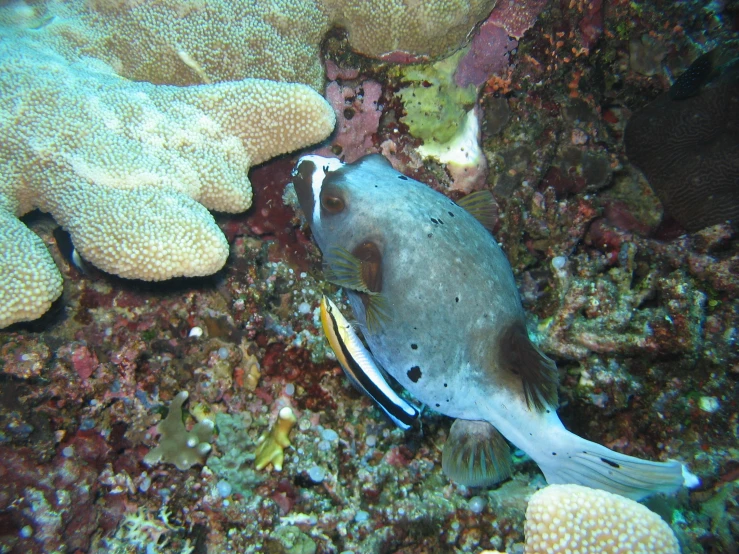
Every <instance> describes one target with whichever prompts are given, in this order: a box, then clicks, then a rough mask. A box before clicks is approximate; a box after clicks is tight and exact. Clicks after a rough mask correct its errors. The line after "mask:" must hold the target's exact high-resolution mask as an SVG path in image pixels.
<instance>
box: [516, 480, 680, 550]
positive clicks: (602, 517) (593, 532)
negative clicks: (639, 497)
mask: <svg viewBox="0 0 739 554" xmlns="http://www.w3.org/2000/svg"><path fill="white" fill-rule="evenodd" d="M525 534H526V550H525V552H526V554H558V553H563V554H564V553H567V554H679V552H680V547H679V545H678V542H677V539H676V538H675V535H674V533H673V532H672V529H670V526H669V525H667V523H665V521H664V520H662V518H660V517H659V516H658V515H657V514H655V513H654V512H651V511H650V510H648V509H647V508H646V507H644V506H642V505H641V504H639V503H637V502H635V501H633V500H630V499H628V498H625V497H623V496H619V495H616V494H612V493H609V492H605V491H601V490H596V489H591V488H588V487H583V486H580V485H550V486H548V487H546V488H544V489H542V490H540V491H538V492H536V493H535V494H534V495H533V496H532V497H531V500H530V501H529V505H528V508H527V510H526V524H525Z"/></svg>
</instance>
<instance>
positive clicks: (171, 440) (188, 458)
mask: <svg viewBox="0 0 739 554" xmlns="http://www.w3.org/2000/svg"><path fill="white" fill-rule="evenodd" d="M188 396H189V394H188V393H187V392H186V391H182V392H180V393H179V394H177V396H175V397H174V398H173V399H172V403H171V404H170V405H169V413H168V414H167V417H166V418H165V419H164V420H163V421H161V422H160V423H159V425H157V431H159V432H160V433H161V435H162V436H161V438H160V439H159V446H157V447H155V448H152V449H151V450H150V451H149V453H148V454H147V455H146V456H144V462H146V463H147V464H148V465H154V464H158V463H160V462H164V463H168V464H174V465H175V466H177V469H180V470H182V471H185V470H187V469H190V468H191V467H192V466H194V465H195V464H202V463H203V462H205V458H206V457H207V456H208V453H209V452H210V451H211V448H212V447H211V445H210V439H211V437H212V436H213V429H214V427H215V425H214V423H213V422H212V421H211V420H210V419H204V420H202V421H200V422H198V423H196V424H195V425H194V426H193V428H192V430H190V431H188V430H187V429H186V428H185V425H184V424H183V423H182V404H184V403H185V401H186V400H187V398H188Z"/></svg>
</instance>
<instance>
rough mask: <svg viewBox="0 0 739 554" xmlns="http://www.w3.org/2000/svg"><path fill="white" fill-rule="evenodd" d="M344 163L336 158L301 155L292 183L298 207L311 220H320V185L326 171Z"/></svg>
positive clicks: (337, 167) (331, 170) (335, 168)
mask: <svg viewBox="0 0 739 554" xmlns="http://www.w3.org/2000/svg"><path fill="white" fill-rule="evenodd" d="M343 165H344V164H343V163H342V162H341V161H340V160H338V159H336V158H324V157H323V156H315V155H309V156H303V157H302V158H300V159H299V160H298V164H297V165H296V166H295V169H294V170H293V185H294V186H295V192H296V193H297V195H298V202H299V203H300V209H301V210H303V213H304V214H305V215H306V217H308V216H309V214H310V218H311V220H312V221H319V220H320V210H321V207H320V206H321V202H320V196H321V187H322V186H323V181H324V179H325V178H326V175H327V174H328V173H331V172H333V171H336V170H338V169H340V168H341V167H342V166H343Z"/></svg>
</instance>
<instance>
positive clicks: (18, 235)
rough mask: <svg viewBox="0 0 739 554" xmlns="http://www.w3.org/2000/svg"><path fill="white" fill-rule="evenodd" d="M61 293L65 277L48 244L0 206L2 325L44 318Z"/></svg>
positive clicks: (0, 298)
mask: <svg viewBox="0 0 739 554" xmlns="http://www.w3.org/2000/svg"><path fill="white" fill-rule="evenodd" d="M0 204H2V202H0ZM61 293H62V277H61V275H59V271H57V268H56V265H54V260H52V259H51V255H50V254H49V251H48V250H47V249H46V246H45V245H44V243H43V242H42V241H41V239H40V238H39V237H38V236H37V235H36V234H34V233H33V232H32V231H30V230H29V229H28V227H26V226H25V225H24V224H23V223H21V222H20V221H19V220H18V219H16V217H15V216H14V215H12V214H10V213H8V212H7V211H4V210H3V209H2V208H0V328H2V327H7V326H8V325H10V324H12V323H17V322H19V321H31V320H33V319H36V318H38V317H40V316H41V315H43V313H44V312H45V311H46V310H48V309H49V306H51V303H52V302H54V300H56V299H57V298H59V295H61Z"/></svg>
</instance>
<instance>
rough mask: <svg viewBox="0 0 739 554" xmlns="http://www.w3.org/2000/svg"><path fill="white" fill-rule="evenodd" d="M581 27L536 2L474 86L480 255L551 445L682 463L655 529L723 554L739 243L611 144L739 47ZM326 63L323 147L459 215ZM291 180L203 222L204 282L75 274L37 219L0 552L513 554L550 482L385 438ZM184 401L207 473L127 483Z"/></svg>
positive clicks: (381, 73)
mask: <svg viewBox="0 0 739 554" xmlns="http://www.w3.org/2000/svg"><path fill="white" fill-rule="evenodd" d="M583 6H585V8H583ZM597 6H598V7H597V10H596V11H597V12H598V14H599V17H596V15H597V14H596V13H595V12H594V11H592V10H591V12H588V9H590V8H589V4H587V3H586V4H583V3H582V2H580V3H578V2H576V1H575V2H569V1H564V2H560V1H558V0H555V1H554V2H550V3H549V5H547V6H546V8H545V9H544V11H543V12H542V13H541V15H540V16H539V18H538V21H537V22H536V24H535V25H534V26H533V27H532V28H531V29H529V30H528V31H527V32H526V34H525V35H524V36H523V37H522V38H521V39H520V41H519V42H518V47H517V49H515V50H513V51H512V52H511V53H510V56H509V60H508V61H507V64H510V65H509V66H507V67H504V68H503V69H502V70H499V71H498V73H497V74H495V75H490V76H489V78H488V79H487V82H486V83H485V84H484V85H483V86H481V90H480V93H479V97H478V100H477V101H478V103H479V107H480V108H481V121H482V125H481V133H482V138H481V144H482V145H483V149H484V153H485V156H486V158H487V164H488V170H487V173H486V175H485V183H486V184H485V186H486V187H487V188H490V189H491V190H492V191H493V193H494V195H495V198H496V201H497V203H498V222H497V224H496V230H495V236H496V237H497V238H498V240H499V241H500V242H501V244H502V246H503V249H504V250H505V252H506V254H507V255H508V257H509V260H510V262H511V265H512V267H513V270H514V273H515V276H516V280H517V283H518V285H519V290H520V291H521V296H522V299H523V303H524V307H525V309H526V312H527V315H528V317H529V321H528V323H529V330H530V332H531V334H532V336H533V337H535V338H536V340H537V342H538V343H539V345H540V347H541V348H542V349H543V350H544V351H545V352H546V353H547V354H548V355H549V356H550V357H552V358H553V359H555V360H556V362H557V365H558V367H559V372H560V388H559V398H560V409H559V413H560V416H561V419H562V421H563V422H564V424H565V426H566V427H567V428H568V429H570V430H572V431H574V432H575V433H578V434H580V435H582V436H585V437H587V438H588V439H590V440H593V441H595V442H598V443H600V444H604V445H606V446H608V447H609V448H613V449H616V450H618V451H620V452H624V453H627V454H630V455H635V456H638V457H643V458H649V459H662V460H664V459H668V458H670V459H679V460H681V461H683V462H685V463H687V464H688V466H689V467H690V469H691V471H692V472H694V473H695V474H697V475H698V476H699V477H700V479H701V484H700V486H698V487H697V488H695V489H693V490H690V491H688V490H682V491H681V492H680V493H679V494H677V495H675V496H674V497H669V498H666V497H656V498H653V499H650V500H648V501H647V502H646V504H647V506H649V507H650V509H652V510H653V511H655V512H657V513H658V514H660V515H661V516H662V517H663V518H664V519H665V520H666V521H667V522H668V523H669V524H670V526H671V527H672V529H673V531H674V532H675V534H676V536H677V537H678V539H679V541H680V544H681V549H682V552H684V553H701V552H711V553H718V552H727V553H731V552H737V546H736V545H737V539H738V538H739V505H738V503H737V497H738V496H739V436H738V432H739V431H738V429H739V420H738V417H739V416H738V413H739V395H737V381H738V380H739V348H737V333H738V331H737V330H738V329H739V297H738V294H737V293H738V292H739V240H738V238H739V236H738V235H737V231H736V228H732V226H731V225H729V224H719V225H714V226H710V227H708V228H705V229H702V230H699V231H695V232H692V233H686V232H685V229H684V228H682V227H681V226H680V224H678V223H676V222H674V221H673V222H671V221H670V220H669V217H668V216H666V215H665V214H664V213H663V208H662V205H661V203H660V201H659V200H658V199H657V197H656V196H655V194H654V192H652V189H651V188H650V186H649V184H648V183H647V180H646V179H645V177H644V175H643V174H642V173H641V172H640V171H639V170H637V169H636V168H635V167H634V166H633V165H631V164H630V162H629V160H628V159H627V157H626V155H625V152H624V145H623V136H624V129H625V126H626V123H627V121H628V120H629V117H630V115H631V114H632V113H634V112H636V111H637V110H639V109H641V108H643V107H644V106H646V105H647V104H649V103H650V102H651V101H652V100H654V99H655V98H656V97H657V96H658V95H660V94H662V93H664V92H665V91H667V90H668V89H669V87H670V85H671V84H672V82H673V80H674V78H675V77H676V76H678V75H680V74H681V73H682V72H683V71H685V70H686V69H687V68H688V67H689V66H690V64H691V63H692V62H693V61H694V60H695V59H696V58H697V57H698V56H699V55H701V54H703V53H705V52H707V51H709V50H711V49H713V48H715V47H717V46H721V44H722V43H723V42H725V41H728V40H731V39H736V30H737V27H736V26H737V17H739V11H738V9H737V5H736V3H735V2H734V3H733V4H732V3H731V2H717V1H714V2H711V3H706V2H637V1H632V2H626V1H613V2H603V4H602V6H601V4H600V3H599V2H598V3H597ZM586 12H587V13H588V14H589V15H588V16H587V17H589V18H590V21H589V23H588V24H590V25H591V27H592V28H587V25H585V26H584V25H583V20H584V18H585V17H586V16H585V15H584V14H585V13H586ZM593 29H594V30H593ZM584 30H587V32H585V31H584ZM575 31H577V32H575ZM588 33H590V35H592V36H591V37H590V38H587V37H588V36H590V35H588ZM584 36H585V37H586V38H583V37H584ZM586 39H587V40H588V41H589V42H590V43H589V44H588V45H587V46H585V45H584V44H583V41H584V40H586ZM324 52H325V56H326V59H327V62H326V63H329V64H332V65H333V66H334V72H333V73H334V75H333V76H334V77H336V81H335V83H336V84H329V88H330V87H332V86H333V87H334V102H335V103H336V102H338V104H337V105H338V106H339V112H340V117H339V127H340V128H342V129H343V130H344V134H343V135H338V136H334V137H332V138H331V139H329V140H328V141H327V143H326V146H324V148H329V149H331V148H333V152H334V153H337V154H340V155H344V154H347V153H348V152H349V150H351V149H353V151H354V152H355V153H356V152H357V151H361V152H362V153H366V152H384V153H388V154H389V155H391V157H392V159H393V162H394V163H395V164H396V167H398V169H400V170H402V171H403V172H404V173H406V174H407V175H409V176H412V177H414V178H416V179H418V180H421V181H423V182H425V183H427V184H429V185H431V186H432V187H434V188H436V189H437V190H440V191H442V192H446V193H447V194H449V195H450V196H451V197H452V198H458V197H459V196H460V195H461V193H460V192H459V191H455V190H451V188H452V185H453V179H452V178H451V177H450V176H449V174H448V172H447V171H446V169H445V166H444V164H441V163H438V162H434V161H426V162H422V161H421V159H420V157H419V156H418V154H417V152H416V150H415V147H416V146H418V145H419V144H420V142H421V141H420V140H419V139H418V138H415V137H414V136H413V135H412V134H410V132H409V126H408V125H407V124H406V123H405V122H404V121H403V120H402V118H403V117H404V116H405V115H406V112H405V109H404V98H403V97H402V96H403V95H402V93H401V92H400V91H401V90H403V89H404V87H406V86H407V83H408V80H409V79H410V77H409V76H408V74H406V73H403V70H398V69H397V67H396V66H394V65H393V64H389V63H380V62H376V61H373V60H370V59H366V58H362V57H359V56H356V55H354V54H352V53H351V52H350V51H348V50H347V46H346V41H345V40H344V37H342V36H341V35H340V34H338V33H337V34H336V35H334V36H331V37H330V38H328V39H327V40H326V41H325V43H324ZM424 70H425V69H423V68H422V69H420V70H419V71H424ZM429 71H431V70H429ZM434 71H435V70H434ZM437 77H438V76H437V75H436V74H435V73H433V74H430V76H429V77H428V80H429V81H430V82H431V81H433V80H434V79H436V78H437ZM438 78H440V79H443V77H438ZM424 86H425V85H424V80H423V79H422V80H421V85H420V87H421V88H423V87H424ZM337 87H338V88H337ZM342 87H343V88H342ZM339 90H340V91H341V92H340V93H339V94H337V93H336V91H339ZM404 90H406V91H407V88H406V89H404ZM440 90H441V89H440ZM370 91H372V92H371V93H370ZM371 95H374V96H373V98H374V100H368V98H369V97H370V96H371ZM450 96H452V94H451V93H450ZM337 98H338V100H337ZM452 101H456V102H464V100H462V101H459V100H450V102H452ZM342 102H343V105H342ZM373 102H377V104H373ZM473 102H474V100H473ZM342 108H343V109H342ZM462 113H464V112H462ZM416 117H418V116H416ZM352 121H354V123H352ZM309 151H313V150H312V149H311V150H309ZM323 152H327V150H323ZM303 153H304V152H303ZM297 158H298V154H295V155H288V156H284V157H282V158H279V159H275V160H272V161H270V162H267V163H265V164H263V165H261V166H259V167H257V168H255V169H253V170H252V171H251V173H250V178H251V180H252V183H253V188H254V195H255V204H254V206H253V207H252V208H251V209H250V210H249V211H248V212H247V213H245V214H243V215H238V216H230V215H229V216H227V215H219V216H218V217H217V219H218V223H219V225H220V227H221V229H222V230H223V231H224V233H225V234H226V236H227V237H228V239H229V244H230V257H229V260H228V263H227V265H226V267H225V268H224V269H223V270H222V271H220V272H219V273H218V274H216V275H214V276H212V277H209V278H202V279H192V280H186V279H182V280H174V281H169V282H163V283H157V284H152V283H144V282H136V281H126V280H124V279H120V278H117V277H113V276H110V275H106V274H103V273H101V272H99V271H97V270H95V269H94V268H90V267H86V268H81V267H80V266H78V265H75V264H74V263H72V262H71V258H70V257H69V256H68V255H67V254H65V252H64V251H65V248H63V247H62V243H63V242H64V234H63V233H61V232H60V231H59V230H58V229H57V225H56V224H55V223H54V221H53V220H52V219H51V218H49V217H47V216H45V215H43V214H38V213H34V214H32V215H31V216H29V217H26V218H25V221H26V223H27V224H28V225H29V226H31V228H32V229H33V230H34V231H36V232H37V233H38V234H39V235H40V236H41V237H42V238H43V240H44V242H45V243H46V244H47V245H49V246H50V248H51V251H52V255H53V256H54V259H55V261H56V262H57V265H58V266H59V268H60V270H61V271H62V273H63V276H64V280H65V281H64V293H63V297H62V299H61V300H60V301H58V302H57V303H56V305H55V306H54V307H53V309H52V311H51V312H50V313H48V314H47V315H45V316H44V317H43V318H41V319H40V320H38V321H36V322H32V323H28V324H18V325H15V326H13V327H11V328H9V329H5V330H3V331H2V332H0V384H1V387H2V388H1V391H0V395H1V398H2V401H1V402H0V458H1V459H0V470H2V473H1V474H0V475H1V478H2V483H0V487H1V488H2V489H4V491H5V492H4V495H3V496H2V497H0V498H2V501H3V505H0V552H3V553H10V552H69V553H72V552H115V553H123V552H131V553H133V552H147V553H148V552H173V553H174V552H195V553H204V552H211V553H217V552H256V551H264V552H270V553H283V552H284V553H298V552H300V553H303V552H304V553H309V552H318V553H339V552H348V551H351V552H355V553H357V554H359V553H362V554H364V553H386V552H387V553H389V552H402V553H421V552H480V551H482V550H500V551H507V552H509V553H516V552H523V544H524V533H523V524H524V514H525V510H526V505H527V500H528V498H529V497H530V496H531V494H532V493H533V492H534V491H535V490H537V489H539V488H541V487H543V486H544V485H545V482H544V479H543V477H542V475H541V474H540V472H539V470H538V468H537V466H536V465H535V464H534V463H533V462H532V461H531V460H530V459H528V458H527V457H526V456H525V454H523V453H521V452H515V451H514V460H515V471H514V475H513V476H512V478H510V479H508V480H506V481H505V482H503V483H501V484H499V485H496V486H495V487H492V488H491V489H489V490H480V489H469V488H466V487H463V486H458V485H455V484H454V483H451V482H450V481H449V480H448V479H447V478H446V477H445V476H444V474H443V473H442V471H441V446H442V445H443V444H444V442H445V438H446V436H447V433H448V431H449V427H450V424H451V420H450V419H448V418H446V417H444V416H441V415H438V414H434V413H433V412H431V411H429V410H427V411H426V412H425V413H424V415H423V425H422V427H421V429H420V430H413V431H409V432H403V431H401V430H400V429H397V428H395V427H394V425H393V424H392V423H391V422H390V421H388V420H387V419H385V418H384V417H383V415H382V414H381V413H380V412H379V411H378V410H377V409H375V408H374V407H373V405H372V404H371V403H370V401H369V400H367V399H366V398H364V397H362V396H361V395H360V394H359V393H358V392H356V391H355V390H354V389H353V388H352V387H351V385H350V384H349V383H348V381H347V379H346V378H345V377H344V375H343V373H342V370H341V368H340V367H339V366H338V364H337V362H336V361H335V360H334V359H333V358H332V356H331V355H330V354H329V352H328V348H327V344H326V342H325V340H324V338H323V334H322V331H321V328H320V321H319V319H318V306H319V302H320V299H321V296H322V295H323V294H328V295H329V296H330V297H332V298H334V299H335V300H337V301H339V300H340V299H341V298H342V297H341V293H340V292H339V290H338V289H337V288H336V287H335V286H333V285H331V284H329V283H327V282H326V281H325V280H324V278H323V275H322V267H321V258H320V253H319V252H318V250H317V248H316V247H315V245H314V244H313V243H311V240H310V232H309V230H308V228H307V226H306V225H305V224H304V222H303V221H302V220H301V217H300V215H299V214H298V213H297V212H296V211H295V210H294V209H293V208H292V207H290V206H287V205H285V203H284V201H283V192H284V187H285V185H286V184H287V183H288V182H289V181H290V172H291V170H292V168H293V167H294V164H295V161H296V160H297ZM419 278H422V276H419ZM346 313H347V314H348V310H347V312H346ZM181 391H187V392H188V393H189V400H188V402H187V403H186V404H185V405H184V409H185V415H186V420H185V421H186V424H187V425H188V426H192V425H194V423H195V421H196V419H197V418H200V419H202V418H203V417H209V418H211V419H213V420H214V421H215V424H216V429H215V434H214V436H213V438H212V439H210V442H211V443H212V446H213V448H212V451H211V452H210V454H209V455H208V457H207V460H206V463H205V464H204V465H203V464H200V463H196V464H194V465H192V467H189V468H188V469H178V468H177V467H176V466H175V465H172V464H166V463H159V464H156V463H155V464H152V465H149V464H145V463H144V457H145V456H146V454H147V453H148V452H150V451H151V450H152V449H154V448H155V447H156V446H157V445H158V444H159V442H160V441H159V437H158V435H157V433H156V425H157V423H158V422H159V421H160V420H161V419H162V418H163V417H165V415H166V413H167V409H168V407H169V405H170V403H171V401H172V399H173V398H174V397H175V395H177V394H178V393H179V392H181ZM285 406H289V407H291V408H292V410H293V412H294V414H295V416H296V417H297V422H296V424H295V426H294V427H293V428H292V430H291V431H290V435H289V436H290V441H291V443H292V444H291V446H289V447H287V448H286V449H285V457H284V463H283V467H282V470H281V471H274V470H273V468H272V467H271V466H267V467H266V468H264V469H261V470H257V469H256V468H255V462H254V457H255V454H254V453H255V449H256V443H257V440H258V438H259V437H260V436H261V435H262V434H263V433H265V432H266V431H268V430H269V429H270V428H271V427H272V426H273V425H274V423H275V420H276V418H277V415H278V412H279V411H280V409H281V408H283V407H285ZM184 465H185V466H187V465H189V464H187V463H185V464H184Z"/></svg>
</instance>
